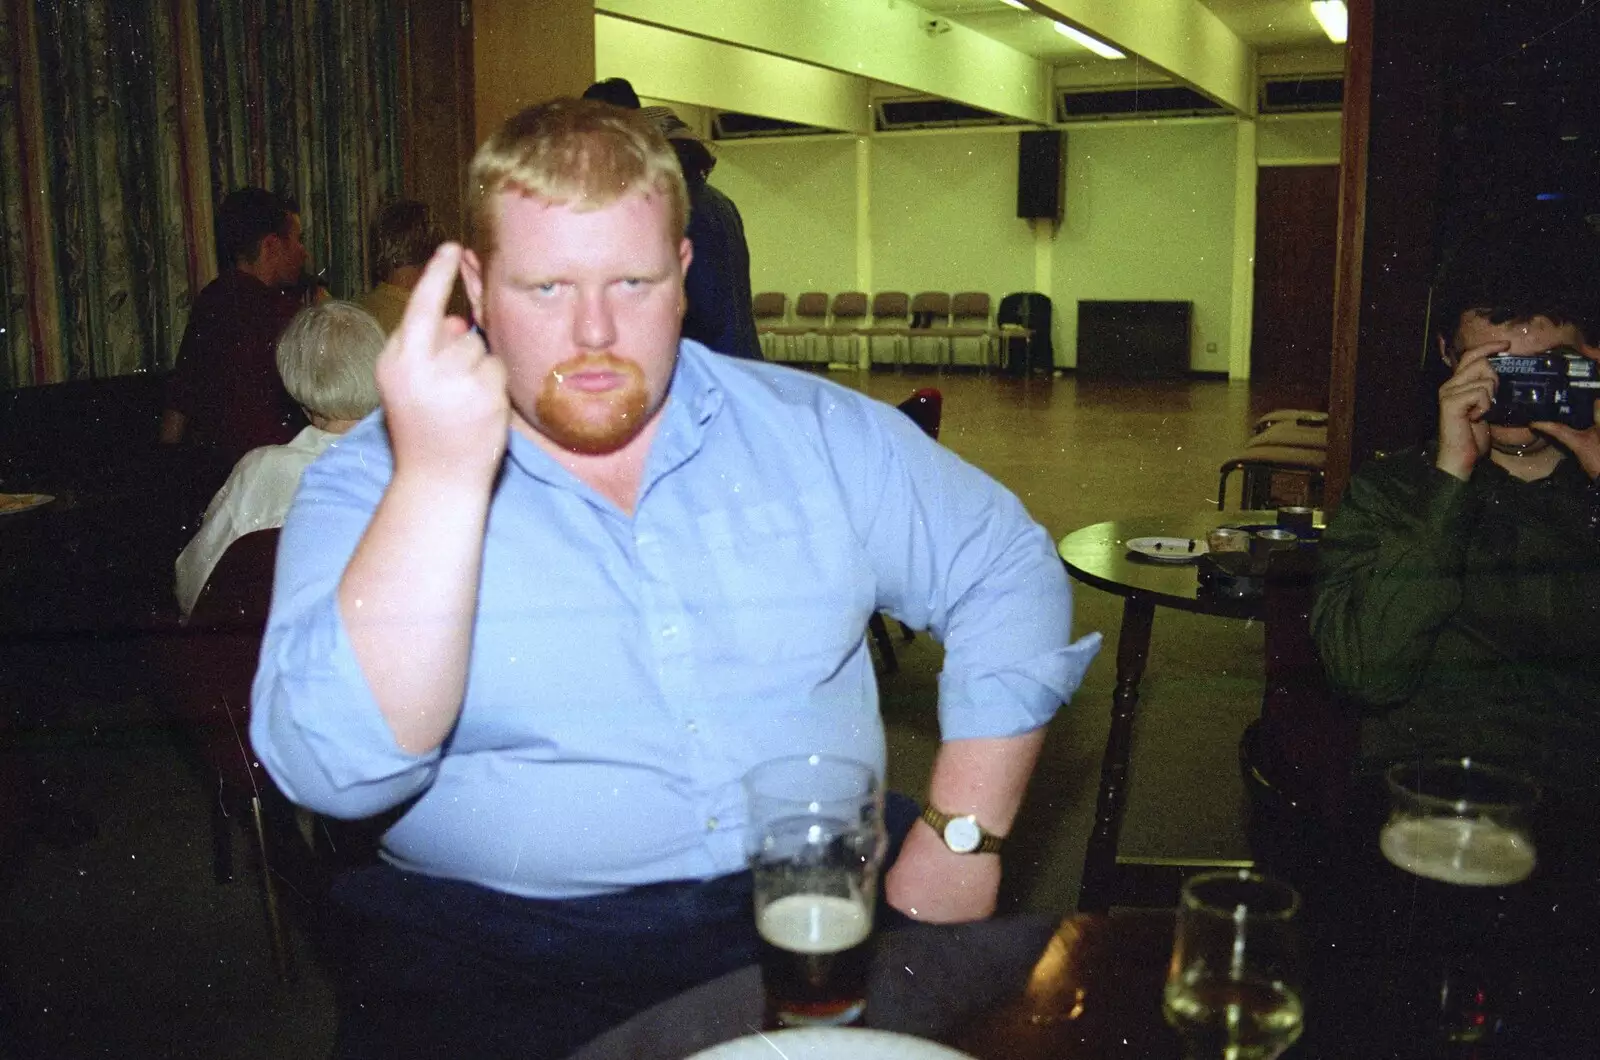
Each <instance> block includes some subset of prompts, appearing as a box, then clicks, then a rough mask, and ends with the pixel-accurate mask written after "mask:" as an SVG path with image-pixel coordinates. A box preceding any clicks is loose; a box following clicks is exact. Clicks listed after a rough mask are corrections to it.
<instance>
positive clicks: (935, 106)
mask: <svg viewBox="0 0 1600 1060" xmlns="http://www.w3.org/2000/svg"><path fill="white" fill-rule="evenodd" d="M875 109H876V111H877V124H878V131H879V132H889V131H892V130H895V129H950V128H959V127H962V126H979V125H1020V124H1022V123H1021V122H1019V121H1017V120H1016V119H1014V118H1007V117H1006V116H1005V115H1003V114H996V113H994V112H993V111H988V110H984V109H983V108H982V107H969V106H967V105H966V104H965V103H952V102H951V101H949V100H948V99H933V98H917V99H880V100H879V101H878V103H877V105H876V108H875Z"/></svg>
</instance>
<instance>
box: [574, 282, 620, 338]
mask: <svg viewBox="0 0 1600 1060" xmlns="http://www.w3.org/2000/svg"><path fill="white" fill-rule="evenodd" d="M577 309H578V316H577V320H576V321H575V322H574V331H575V334H574V336H573V337H574V339H575V340H576V341H577V344H578V346H579V348H580V349H585V350H607V349H610V348H611V346H612V344H613V343H614V342H615V341H616V338H617V328H616V320H615V319H614V317H613V316H612V312H611V304H610V302H609V301H608V300H607V298H606V293H605V291H604V290H594V291H585V292H583V293H582V294H580V295H579V298H578V307H577Z"/></svg>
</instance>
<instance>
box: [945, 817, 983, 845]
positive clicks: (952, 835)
mask: <svg viewBox="0 0 1600 1060" xmlns="http://www.w3.org/2000/svg"><path fill="white" fill-rule="evenodd" d="M982 840H983V836H982V835H981V834H980V833H979V831H978V822H977V821H975V820H973V819H972V818H971V817H952V818H951V819H950V823H949V824H947V825H945V826H944V841H945V845H946V846H948V847H949V848H950V849H951V850H954V851H955V852H956V853H957V854H970V853H972V852H973V851H974V850H977V849H978V844H979V843H980V842H982Z"/></svg>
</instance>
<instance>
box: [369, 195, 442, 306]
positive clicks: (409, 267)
mask: <svg viewBox="0 0 1600 1060" xmlns="http://www.w3.org/2000/svg"><path fill="white" fill-rule="evenodd" d="M443 242H444V233H443V232H441V231H440V230H439V226H438V225H436V224H434V223H433V216H432V212H431V211H430V210H429V209H428V204H427V203H424V202H418V201H416V200H415V199H399V200H397V201H395V202H392V203H390V204H389V205H388V206H385V207H384V208H383V210H382V211H381V212H380V213H379V214H378V217H377V220H375V221H374V222H373V223H372V234H371V251H370V252H371V255H372V282H373V285H374V286H373V288H372V290H371V291H369V292H367V293H366V294H365V295H363V296H362V297H361V308H363V309H365V310H366V311H367V312H369V313H371V314H372V315H373V316H375V317H377V318H378V323H379V324H381V325H383V330H384V332H385V333H388V332H391V331H393V330H394V329H395V328H397V327H399V325H400V318H401V317H402V316H404V315H405V311H406V299H408V298H410V297H411V289H412V288H413V287H415V286H416V285H417V280H418V279H420V278H421V276H422V267H423V266H424V265H426V264H427V263H428V259H429V258H431V257H433V252H434V251H435V250H437V249H438V248H439V244H440V243H443Z"/></svg>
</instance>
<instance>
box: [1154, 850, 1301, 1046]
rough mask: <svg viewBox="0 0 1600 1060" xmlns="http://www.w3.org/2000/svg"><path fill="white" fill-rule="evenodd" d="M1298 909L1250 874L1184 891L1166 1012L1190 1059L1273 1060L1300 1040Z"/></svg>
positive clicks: (1201, 879)
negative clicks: (1296, 918)
mask: <svg viewBox="0 0 1600 1060" xmlns="http://www.w3.org/2000/svg"><path fill="white" fill-rule="evenodd" d="M1299 907H1300V896H1299V895H1298V894H1296V893H1295V891H1294V888H1292V887H1290V886H1289V885H1288V884H1286V883H1282V882H1280V881H1278V880H1274V879H1270V878H1268V877H1266V876H1260V875H1257V874H1255V873H1252V872H1249V871H1247V870H1228V871H1222V872H1208V873H1203V874H1201V875H1199V876H1194V877H1191V878H1190V879H1188V880H1187V881H1185V882H1184V885H1183V893H1182V894H1181V896H1180V897H1179V900H1178V929H1177V936H1176V938H1175V939H1174V941H1173V946H1172V963H1171V964H1170V965H1169V966H1168V968H1167V985H1166V990H1165V993H1164V996H1163V1004H1162V1009H1163V1011H1164V1013H1165V1014H1166V1018H1167V1022H1168V1023H1169V1024H1171V1025H1172V1027H1173V1028H1174V1029H1175V1030H1176V1031H1177V1032H1178V1034H1179V1035H1181V1036H1182V1037H1183V1040H1184V1045H1185V1048H1186V1050H1187V1055H1188V1056H1189V1057H1190V1060H1273V1058H1274V1057H1276V1056H1277V1055H1278V1054H1280V1053H1282V1052H1283V1051H1284V1050H1285V1049H1287V1048H1289V1046H1291V1045H1293V1044H1294V1043H1295V1041H1296V1040H1297V1039H1298V1038H1299V1037H1300V1030H1301V1025H1302V1012H1301V1004H1300V960H1299V944H1298V939H1297V933H1296V930H1295V921H1294V917H1295V913H1296V911H1297V910H1298V909H1299Z"/></svg>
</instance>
